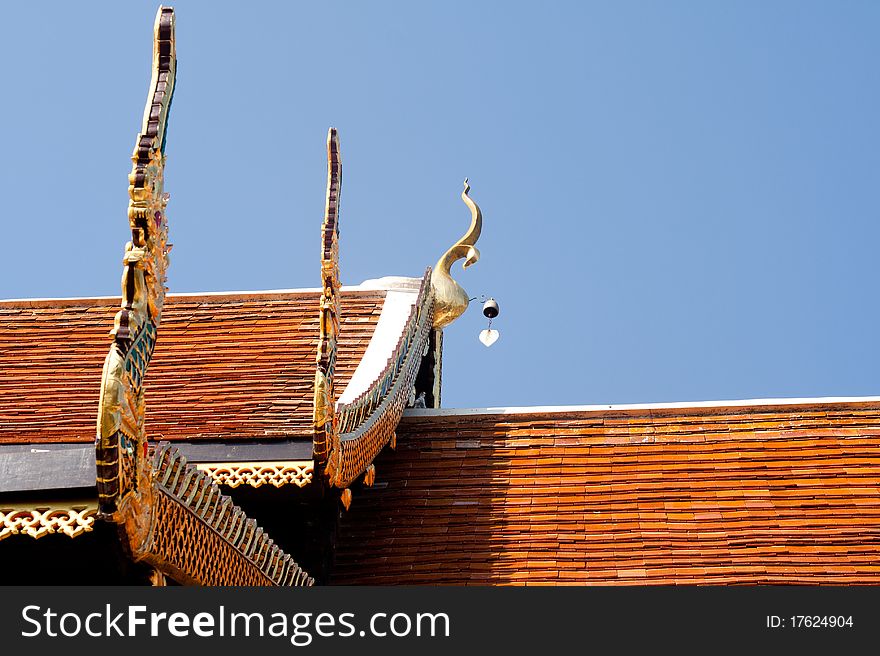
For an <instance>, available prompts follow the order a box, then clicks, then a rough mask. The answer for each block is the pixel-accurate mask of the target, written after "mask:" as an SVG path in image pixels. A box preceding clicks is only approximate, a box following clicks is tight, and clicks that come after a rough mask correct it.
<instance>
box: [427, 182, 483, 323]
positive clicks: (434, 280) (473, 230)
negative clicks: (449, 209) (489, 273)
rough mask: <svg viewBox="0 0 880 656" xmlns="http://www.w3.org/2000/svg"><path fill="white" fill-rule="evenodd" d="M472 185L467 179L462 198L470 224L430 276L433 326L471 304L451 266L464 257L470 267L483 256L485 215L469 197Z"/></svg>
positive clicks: (449, 318)
mask: <svg viewBox="0 0 880 656" xmlns="http://www.w3.org/2000/svg"><path fill="white" fill-rule="evenodd" d="M470 188H471V187H470V185H469V184H468V181H467V178H465V181H464V191H462V192H461V200H462V201H464V204H465V205H467V206H468V208H469V209H470V211H471V225H470V228H468V231H467V232H466V233H465V234H464V236H463V237H462V238H461V239H459V240H458V241H457V242H455V244H453V245H452V247H451V248H450V249H449V250H448V251H446V252H445V253H444V254H443V256H442V257H441V258H440V259H439V260H437V264H436V265H435V266H434V273H433V274H432V275H431V287H432V288H433V289H434V328H435V329H436V330H442V329H443V328H445V327H446V326H448V325H449V324H451V323H452V322H453V321H455V320H456V319H458V318H459V317H460V316H461V315H462V314H464V311H465V310H467V307H468V303H469V300H468V295H467V292H466V291H465V290H464V289H462V287H461V285H459V284H458V283H457V282H455V280H453V278H452V274H451V269H452V265H453V264H454V263H455V262H457V261H458V260H460V259H462V258H464V265H463V267H462V268H464V269H467V268H468V267H469V266H471V265H472V264H476V263H477V261H478V260H479V259H480V251H478V250H477V247H476V243H477V240H478V239H479V238H480V233H481V232H482V230H483V214H482V212H481V211H480V208H479V206H478V205H477V204H476V203H475V202H474V201H473V200H472V199H471V198H470V196H468V192H469V191H470Z"/></svg>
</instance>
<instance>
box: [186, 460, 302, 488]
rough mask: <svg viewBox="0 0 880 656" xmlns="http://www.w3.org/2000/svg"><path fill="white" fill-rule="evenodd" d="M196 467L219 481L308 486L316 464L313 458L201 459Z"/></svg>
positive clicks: (218, 483) (217, 482)
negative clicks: (232, 460)
mask: <svg viewBox="0 0 880 656" xmlns="http://www.w3.org/2000/svg"><path fill="white" fill-rule="evenodd" d="M196 468H197V469H199V470H201V471H203V472H205V473H206V474H207V475H208V476H210V477H211V478H212V479H213V481H214V482H215V483H216V484H217V485H226V486H227V487H232V488H235V487H238V486H239V485H249V486H250V487H262V486H263V485H272V486H274V487H282V486H284V485H296V486H297V487H305V486H306V485H308V484H309V483H311V482H312V474H313V472H314V465H313V463H312V461H311V460H281V461H274V462H223V463H200V464H198V465H196Z"/></svg>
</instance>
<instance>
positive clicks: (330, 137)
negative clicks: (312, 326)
mask: <svg viewBox="0 0 880 656" xmlns="http://www.w3.org/2000/svg"><path fill="white" fill-rule="evenodd" d="M341 191H342V156H341V154H340V152H339V135H338V134H337V133H336V129H335V128H330V130H329V132H328V133H327V198H326V204H325V209H324V223H323V225H322V227H321V237H322V239H321V284H322V292H321V300H320V308H319V312H320V315H319V316H320V322H319V337H318V354H317V357H316V368H315V389H314V417H313V423H314V440H313V445H314V446H313V451H314V458H315V464H316V465H317V466H318V467H319V468H320V469H324V468H325V467H327V465H328V461H329V460H330V459H331V458H332V452H333V451H334V448H335V444H336V442H337V439H338V437H337V436H338V432H337V423H336V412H335V410H334V406H335V404H336V390H335V388H334V385H333V374H334V370H335V368H336V345H337V340H338V337H339V316H340V309H339V287H340V283H339V197H340V193H341Z"/></svg>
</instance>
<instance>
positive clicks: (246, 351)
mask: <svg viewBox="0 0 880 656" xmlns="http://www.w3.org/2000/svg"><path fill="white" fill-rule="evenodd" d="M416 282H418V281H416ZM398 286H399V285H398ZM401 293H404V292H400V291H396V292H394V294H396V295H400V294H401ZM388 294H389V292H388V290H387V289H383V288H382V286H381V285H367V286H365V287H363V288H360V287H349V288H343V291H342V299H341V302H342V304H343V307H344V311H343V313H342V320H341V326H342V327H341V331H340V339H339V353H338V359H337V364H336V380H337V381H338V382H337V384H338V385H339V389H340V390H343V389H345V387H346V385H347V383H348V382H349V380H350V379H351V376H352V374H353V373H354V371H355V369H356V368H357V366H358V364H359V362H360V361H361V359H362V358H363V355H364V353H365V352H366V351H367V347H368V345H369V343H370V340H371V338H372V337H373V332H374V330H375V328H376V325H377V323H378V321H379V318H380V316H381V314H382V310H383V307H384V305H385V301H386V297H387V295H388ZM412 296H413V298H414V294H413V295H412ZM318 298H319V291H318V290H304V291H303V290H300V291H297V290H293V291H278V292H235V293H228V294H177V295H175V294H169V295H168V297H167V299H166V305H165V310H164V313H163V317H162V326H161V328H160V334H159V339H158V340H157V343H156V348H155V353H154V355H153V359H152V361H151V363H150V373H149V377H148V379H147V384H146V401H147V408H148V410H147V412H148V432H149V435H150V439H152V440H157V441H158V440H171V441H175V440H188V441H194V440H252V439H260V440H267V439H278V438H288V439H291V438H293V439H302V440H307V441H309V442H311V439H312V410H313V393H314V389H313V381H314V375H315V351H316V345H317V341H318V319H319V315H318ZM118 309H119V298H91V299H54V300H53V299H46V300H17V301H0V444H15V443H36V442H88V443H92V442H94V439H95V418H96V416H97V413H98V393H99V388H100V381H101V368H102V365H103V361H104V357H105V355H106V352H107V348H108V345H109V343H110V338H109V337H108V331H109V329H110V327H112V325H113V316H114V314H115V313H116V312H117V311H118ZM389 309H391V308H389ZM397 328H398V329H402V327H400V326H398V327H397ZM369 374H370V372H365V374H364V376H366V377H369ZM368 382H372V380H370V381H368Z"/></svg>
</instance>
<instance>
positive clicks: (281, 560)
mask: <svg viewBox="0 0 880 656" xmlns="http://www.w3.org/2000/svg"><path fill="white" fill-rule="evenodd" d="M152 471H153V476H152V481H151V483H152V498H153V501H152V507H151V512H150V515H149V517H148V518H146V520H147V521H142V523H140V524H138V525H137V526H131V527H129V530H130V532H131V533H135V534H136V537H137V538H138V539H137V540H133V541H132V552H133V554H134V555H135V559H136V560H143V561H145V562H147V563H149V564H150V565H152V566H153V567H155V568H156V569H158V570H159V571H161V572H163V573H166V574H169V575H170V576H171V577H172V578H174V579H175V580H177V581H179V582H181V583H187V584H195V585H248V586H254V585H279V586H310V585H313V584H314V579H313V578H312V577H311V576H309V575H308V573H307V572H306V571H305V570H303V569H302V568H301V567H300V566H299V565H298V564H297V563H296V562H295V561H294V560H293V558H291V557H290V555H288V554H286V553H284V551H282V550H281V548H280V547H278V545H276V544H275V543H274V542H273V541H272V540H271V539H270V538H269V536H268V535H267V534H266V533H265V532H264V531H263V529H262V528H261V527H260V526H258V525H257V523H256V521H255V520H253V519H250V518H248V516H247V515H245V513H244V512H243V511H242V510H241V508H239V507H238V506H236V505H234V504H233V503H232V499H230V498H229V497H228V496H226V495H224V494H222V493H221V492H220V488H219V486H217V485H216V484H214V482H213V480H211V478H210V477H209V476H208V475H207V474H205V473H204V472H201V471H199V470H198V469H196V468H195V467H193V466H190V465H189V464H188V463H187V462H186V458H184V457H183V456H182V455H181V454H180V453H179V452H178V451H177V449H175V448H174V447H172V446H171V445H170V444H168V443H167V442H163V443H161V444H160V445H159V446H158V447H157V448H156V449H155V451H154V453H153V457H152ZM142 519H143V518H142ZM181 536H183V537H181Z"/></svg>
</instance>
